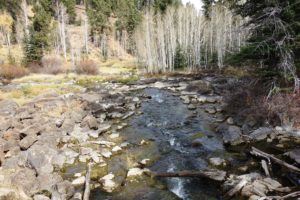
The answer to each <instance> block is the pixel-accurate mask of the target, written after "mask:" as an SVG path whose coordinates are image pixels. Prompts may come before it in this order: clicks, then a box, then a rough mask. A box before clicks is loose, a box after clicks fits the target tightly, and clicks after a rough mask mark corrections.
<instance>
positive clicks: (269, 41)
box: [234, 0, 300, 87]
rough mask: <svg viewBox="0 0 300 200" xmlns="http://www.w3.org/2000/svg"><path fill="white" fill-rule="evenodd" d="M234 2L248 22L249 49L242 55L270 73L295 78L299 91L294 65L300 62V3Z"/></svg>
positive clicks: (291, 0) (271, 0)
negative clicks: (264, 67) (261, 64)
mask: <svg viewBox="0 0 300 200" xmlns="http://www.w3.org/2000/svg"><path fill="white" fill-rule="evenodd" d="M234 2H235V7H234V8H235V10H236V11H237V13H238V14H240V15H242V16H243V17H245V18H246V17H247V18H249V21H248V23H247V24H246V25H247V26H248V28H250V38H249V40H248V42H249V45H248V46H247V47H246V48H245V49H244V51H243V52H242V53H241V55H243V57H244V58H249V59H251V60H254V61H256V62H257V63H258V62H261V63H263V65H264V66H266V67H267V70H268V71H276V72H279V74H282V75H284V76H285V77H286V78H287V77H290V76H291V77H293V78H294V80H295V84H296V87H299V83H298V80H297V79H298V78H297V74H296V69H295V63H297V62H299V47H300V46H299V32H300V17H299V16H300V14H299V11H300V0H288V1H281V0H247V1H246V2H245V3H243V4H239V3H238V2H239V1H237V0H236V1H234ZM278 69H279V70H278ZM272 74H273V73H272Z"/></svg>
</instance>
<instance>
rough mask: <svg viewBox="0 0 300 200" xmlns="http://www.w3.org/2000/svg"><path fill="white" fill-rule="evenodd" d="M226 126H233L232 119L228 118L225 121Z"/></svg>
mask: <svg viewBox="0 0 300 200" xmlns="http://www.w3.org/2000/svg"><path fill="white" fill-rule="evenodd" d="M226 122H227V124H229V125H233V124H234V122H233V118H232V117H228V118H227V120H226Z"/></svg>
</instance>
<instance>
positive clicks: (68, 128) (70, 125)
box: [60, 118, 75, 133]
mask: <svg viewBox="0 0 300 200" xmlns="http://www.w3.org/2000/svg"><path fill="white" fill-rule="evenodd" d="M74 126H75V121H74V120H72V119H70V118H66V119H65V120H64V122H63V124H62V126H61V128H60V129H61V130H63V131H64V132H66V133H71V132H72V131H73V129H74Z"/></svg>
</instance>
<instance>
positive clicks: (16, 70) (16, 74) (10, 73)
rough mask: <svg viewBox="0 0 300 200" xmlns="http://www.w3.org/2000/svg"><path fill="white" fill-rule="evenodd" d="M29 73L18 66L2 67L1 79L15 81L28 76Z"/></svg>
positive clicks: (0, 69)
mask: <svg viewBox="0 0 300 200" xmlns="http://www.w3.org/2000/svg"><path fill="white" fill-rule="evenodd" d="M28 74H29V71H28V70H27V69H25V68H24V67H19V66H16V65H0V77H2V78H5V79H9V80H11V79H14V78H20V77H23V76H26V75H28Z"/></svg>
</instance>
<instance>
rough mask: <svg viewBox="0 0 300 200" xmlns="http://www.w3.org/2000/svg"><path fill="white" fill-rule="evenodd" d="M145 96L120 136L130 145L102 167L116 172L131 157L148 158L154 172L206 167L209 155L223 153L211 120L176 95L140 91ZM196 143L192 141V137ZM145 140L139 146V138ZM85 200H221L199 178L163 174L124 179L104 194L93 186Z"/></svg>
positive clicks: (218, 155) (121, 173)
mask: <svg viewBox="0 0 300 200" xmlns="http://www.w3.org/2000/svg"><path fill="white" fill-rule="evenodd" d="M143 92H144V93H145V94H146V95H148V96H151V98H150V99H149V100H147V101H146V102H143V103H142V105H141V108H140V111H141V113H142V114H140V115H136V116H134V117H132V118H131V119H130V120H129V121H128V125H129V126H128V127H127V128H125V129H123V130H122V131H121V136H122V138H123V139H124V140H125V141H127V142H129V143H130V144H133V147H132V148H130V149H128V150H126V152H125V154H124V153H123V154H121V155H119V156H116V157H114V158H113V159H112V160H111V161H109V164H108V170H109V171H111V172H113V173H115V174H117V175H118V174H120V176H122V175H124V174H125V173H126V171H125V169H126V168H127V167H128V166H129V165H131V164H132V162H134V161H138V160H143V159H147V158H148V159H150V160H151V161H152V163H151V165H150V167H149V168H150V169H151V170H152V171H155V172H172V171H180V170H199V169H205V168H207V167H209V164H208V162H207V160H208V158H209V157H213V156H217V157H226V155H227V153H226V151H225V150H224V147H223V143H222V139H221V138H220V137H219V135H217V134H216V133H214V131H213V130H214V128H213V126H214V121H216V119H215V118H213V117H212V116H210V115H209V114H207V113H205V112H204V111H203V110H201V109H199V108H198V109H197V110H194V111H191V110H189V109H188V108H187V105H185V104H183V103H182V101H181V99H180V98H179V97H178V96H175V95H173V94H172V93H171V92H169V91H166V90H159V89H154V88H149V89H145V90H144V91H143ZM195 139H197V140H199V142H200V143H201V145H196V146H195V145H194V146H193V145H192V141H193V140H195ZM142 140H144V141H146V142H147V144H146V145H140V143H141V141H142ZM91 199H122V200H123V199H145V200H146V199H149V200H152V199H154V200H155V199H184V200H200V199H201V200H202V199H203V200H205V199H221V194H220V192H219V191H218V189H217V187H215V185H214V184H211V183H209V182H207V180H204V179H199V178H194V179H190V178H164V179H160V180H158V181H155V182H153V181H151V180H148V179H147V178H145V179H143V180H139V181H138V182H127V183H126V184H125V186H123V188H121V190H120V191H118V192H116V193H112V194H107V193H104V192H101V191H100V190H96V191H94V192H93V194H92V197H91Z"/></svg>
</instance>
